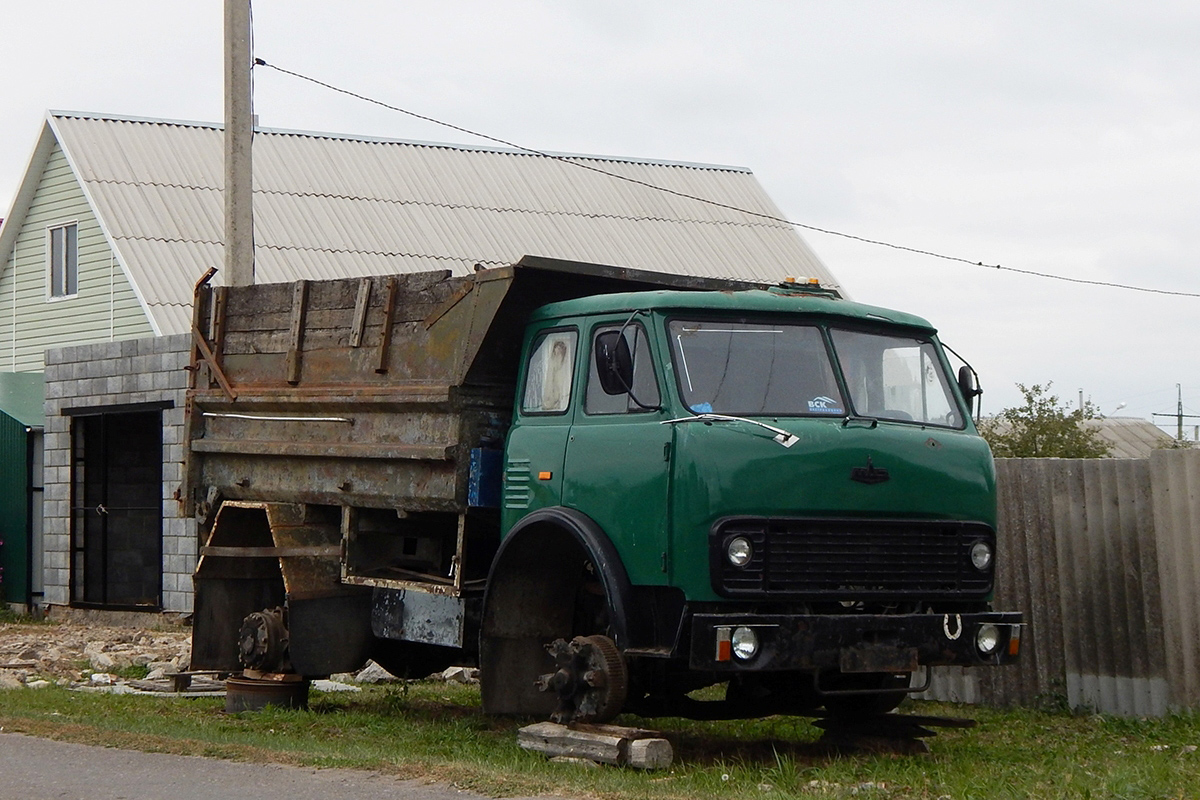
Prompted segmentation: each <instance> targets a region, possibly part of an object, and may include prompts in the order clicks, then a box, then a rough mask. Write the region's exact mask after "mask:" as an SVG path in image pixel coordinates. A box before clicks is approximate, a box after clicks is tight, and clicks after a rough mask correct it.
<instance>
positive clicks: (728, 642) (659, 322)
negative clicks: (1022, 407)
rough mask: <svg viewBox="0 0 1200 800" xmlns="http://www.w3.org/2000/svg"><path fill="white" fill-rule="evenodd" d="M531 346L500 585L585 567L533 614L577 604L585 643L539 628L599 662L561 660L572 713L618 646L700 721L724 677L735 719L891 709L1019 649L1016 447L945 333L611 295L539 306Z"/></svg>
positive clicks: (842, 308)
mask: <svg viewBox="0 0 1200 800" xmlns="http://www.w3.org/2000/svg"><path fill="white" fill-rule="evenodd" d="M524 353H525V359H524V363H523V366H522V371H521V374H520V377H519V381H518V392H517V399H516V403H515V408H514V412H513V425H512V428H511V430H510V431H509V434H508V439H507V443H506V450H505V469H504V489H503V494H502V496H503V507H502V526H501V527H502V531H503V535H504V537H505V538H504V542H503V543H502V545H501V549H500V553H499V555H498V556H497V560H496V566H495V567H494V568H493V572H492V576H491V587H490V591H494V592H503V591H504V584H505V583H506V582H508V581H512V582H513V583H515V584H518V585H520V584H522V583H523V582H524V581H523V579H522V578H520V577H515V576H516V575H517V574H518V573H522V572H525V571H528V572H529V573H530V574H536V573H537V572H538V571H539V570H544V569H550V568H556V565H557V564H558V563H566V562H569V563H571V564H572V569H576V570H578V571H579V572H578V574H579V576H580V578H579V581H577V582H576V583H575V584H570V583H569V582H568V584H566V585H564V586H562V587H560V589H561V590H560V592H558V593H557V594H556V595H555V596H553V597H551V596H540V595H539V593H538V592H536V591H531V590H530V589H531V587H528V586H526V587H525V589H526V591H522V592H517V593H516V594H518V595H521V596H523V597H524V598H525V599H526V600H527V601H528V603H529V605H528V607H526V608H525V609H523V611H522V612H521V613H520V614H519V615H518V616H520V617H522V618H524V619H536V618H544V616H545V609H546V607H548V606H556V607H559V610H560V612H561V614H562V617H561V619H560V621H561V622H562V623H563V624H564V625H565V622H566V612H567V607H570V622H571V629H570V630H569V631H568V630H567V629H566V627H560V628H559V629H557V630H550V629H549V628H547V627H543V628H540V629H538V628H536V626H534V628H533V629H529V630H526V631H525V632H524V633H526V634H528V638H527V641H526V642H525V645H524V646H525V647H526V648H528V654H527V657H528V659H529V660H530V661H531V662H532V661H536V660H537V659H536V658H535V648H540V647H543V646H544V644H545V641H546V640H548V639H551V638H561V639H562V640H563V641H564V642H566V641H567V640H570V641H572V642H576V643H577V646H576V648H575V649H576V650H581V652H582V655H580V653H576V652H567V650H569V646H566V647H564V646H560V647H559V648H558V651H557V652H556V651H552V654H554V655H555V658H556V664H557V665H558V667H559V669H557V670H555V671H554V672H553V674H550V675H548V676H547V677H546V680H544V681H543V683H547V682H550V683H552V682H553V678H554V676H555V675H557V676H558V682H559V683H561V684H564V685H565V686H567V687H568V689H569V691H572V692H574V695H575V697H576V699H575V700H573V701H564V700H562V698H560V701H562V702H560V705H559V713H560V714H564V715H569V714H570V706H571V704H572V703H575V704H578V702H580V701H579V696H580V694H581V691H580V689H579V688H578V686H576V685H575V684H577V683H578V682H579V680H580V679H579V678H578V676H577V675H575V673H576V672H578V671H579V669H581V668H580V667H579V666H578V665H579V663H591V662H596V663H599V661H598V658H599V657H598V656H597V655H595V654H593V653H592V652H591V651H592V649H593V645H594V641H595V640H596V637H604V638H606V639H610V640H612V641H613V642H614V643H615V644H616V648H615V649H616V651H618V652H619V653H621V655H622V656H623V658H624V660H625V662H626V663H625V665H624V671H623V673H622V674H621V675H619V676H617V677H618V679H620V680H624V681H625V682H626V684H627V687H626V689H625V698H624V705H625V706H626V707H637V706H638V705H639V704H645V705H648V706H650V707H661V708H664V709H667V710H669V712H670V713H688V712H690V713H692V715H696V714H704V713H706V712H705V710H704V709H701V708H697V707H696V706H697V705H699V704H698V703H696V702H694V701H692V700H690V699H689V698H688V697H687V696H686V695H687V693H688V692H690V691H691V690H693V689H695V688H700V687H701V686H703V685H707V684H711V683H718V682H729V688H728V689H727V693H726V694H727V697H729V698H730V700H729V702H727V704H726V705H724V706H723V707H722V710H721V712H720V713H721V714H722V715H729V714H731V713H733V714H735V715H736V714H737V713H739V712H740V713H746V714H755V713H761V711H762V710H763V709H764V708H767V707H771V708H776V709H778V708H781V707H788V708H793V709H795V710H797V711H798V712H801V713H803V712H804V711H811V710H812V709H814V708H816V707H818V706H822V705H824V706H825V707H826V708H827V709H829V710H831V711H834V710H836V711H838V712H844V713H858V712H864V713H865V712H871V713H877V712H879V711H881V710H886V709H887V708H889V707H891V706H894V705H895V704H896V703H898V702H899V700H900V699H901V698H902V697H903V695H904V691H907V690H908V689H910V688H912V687H911V686H910V680H909V676H910V674H911V673H914V672H918V671H921V670H924V675H925V676H927V674H928V668H929V667H931V666H933V665H938V664H959V665H985V664H1000V663H1003V662H1005V661H1008V660H1011V659H1013V658H1015V657H1016V655H1017V652H1018V649H1019V630H1020V628H1019V621H1020V620H1019V615H1014V614H998V613H995V612H992V611H990V606H989V601H990V600H991V596H992V587H993V582H994V581H993V576H994V569H995V559H994V553H995V541H996V539H995V524H996V519H995V515H996V511H995V475H994V469H993V464H992V458H991V454H990V451H989V450H988V447H987V445H986V443H985V442H984V441H983V440H982V439H981V438H980V437H979V436H978V434H977V432H976V431H975V428H974V425H973V422H972V420H971V415H970V404H969V401H970V395H971V394H972V385H971V384H970V383H969V382H964V383H963V385H959V383H958V382H957V381H955V380H952V379H951V374H952V373H951V370H950V368H949V364H948V362H947V359H946V356H945V354H944V352H943V350H942V348H941V345H940V344H939V343H938V340H937V336H936V331H935V330H934V329H933V327H932V326H931V325H930V324H929V323H928V322H926V321H925V320H922V319H920V318H918V317H914V316H912V315H908V314H903V313H899V312H895V311H889V310H886V309H881V308H875V307H871V306H866V305H861V304H857V303H851V302H848V301H845V300H842V299H840V298H838V297H837V296H836V295H835V294H833V293H831V292H827V291H824V290H822V289H821V288H820V287H819V286H815V285H812V284H783V285H781V286H778V287H772V288H770V289H765V290H752V291H741V292H679V291H660V292H638V293H629V294H609V295H601V296H596V297H588V298H582V299H577V300H570V301H565V302H560V303H555V304H552V305H548V306H545V307H543V308H541V309H539V310H538V311H537V312H536V313H535V314H534V316H533V317H532V319H531V321H530V324H529V326H528V330H527V334H526V338H525V347H524ZM552 530H558V535H559V536H560V537H562V538H573V539H575V541H576V542H577V548H576V551H575V554H574V558H573V559H572V557H571V556H570V554H569V553H567V552H562V551H561V550H560V549H556V548H555V547H553V546H550V545H548V543H547V541H546V540H547V536H548V533H547V531H552ZM568 530H571V531H575V533H572V534H570V535H568V534H567V533H566V531H568ZM526 536H528V537H529V543H530V544H529V545H528V547H527V546H525V545H524V544H523V543H522V539H523V537H526ZM561 547H562V545H561V544H560V548H561ZM565 549H566V550H571V548H570V547H566V548H565ZM551 554H553V559H554V560H551ZM576 562H577V563H576ZM510 564H511V565H515V566H513V567H512V568H511V569H512V576H513V577H510V575H509V569H510V567H509V565H510ZM539 564H540V565H541V566H540V567H539V566H538V565H539ZM619 595H624V596H623V597H622V596H619ZM505 596H506V599H505V600H504V601H503V602H502V603H500V604H493V603H488V602H485V612H484V626H483V627H484V629H483V640H482V641H483V647H484V653H485V660H487V658H486V652H487V650H488V648H497V647H501V646H502V647H503V648H504V649H505V650H506V652H510V653H514V652H516V651H517V650H519V649H520V645H519V643H518V640H519V639H520V638H521V637H520V636H516V637H511V636H507V635H505V634H506V631H505V628H506V624H505V623H504V622H502V621H500V620H498V619H497V617H499V616H501V615H504V614H506V613H511V609H512V607H513V603H519V602H520V599H519V598H516V597H508V596H507V594H506V595H505ZM600 598H607V602H600ZM489 606H490V607H491V609H493V610H494V613H493V614H489ZM501 607H503V608H506V609H510V612H502V611H501V610H500V608H501ZM580 639H585V640H590V641H588V642H582V641H580ZM489 640H490V641H489ZM501 642H502V645H501ZM535 642H536V644H535ZM609 658H610V659H611V658H612V656H611V655H610V656H609ZM499 660H500V661H503V659H499ZM509 660H510V661H511V662H512V663H513V664H514V665H517V664H523V665H524V666H523V667H521V668H523V669H525V670H526V671H529V665H528V664H526V663H525V661H524V659H523V658H520V657H516V656H513V657H511V658H510V659H509ZM558 662H561V663H558ZM538 669H544V667H543V668H538ZM484 681H485V686H484V692H485V694H484V699H485V706H493V707H495V708H496V709H497V710H514V709H515V706H519V705H522V704H527V703H530V702H534V695H533V694H532V692H529V693H526V694H525V696H524V697H523V698H520V697H518V696H517V695H519V694H520V693H519V691H518V692H514V691H513V689H512V687H513V686H519V685H520V684H522V683H528V682H529V681H528V680H525V681H522V680H520V679H519V678H517V676H516V675H505V670H504V669H493V670H492V671H491V674H489V675H487V676H485V678H484ZM918 688H919V684H918ZM564 691H566V690H564ZM582 694H584V695H586V694H587V692H586V691H584V692H582ZM592 694H594V695H595V694H599V695H600V698H599V699H598V700H594V701H593V702H594V703H597V704H599V705H601V706H603V704H604V703H603V700H604V699H605V698H604V697H603V695H604V693H603V692H595V691H593V692H592ZM739 698H740V700H739ZM510 703H515V705H511V706H510ZM731 705H736V706H737V708H732V707H731ZM564 706H566V707H567V708H566V711H565V712H564V708H563V707H564ZM707 713H712V714H716V713H718V712H717V711H716V710H715V709H714V710H712V711H709V712H707Z"/></svg>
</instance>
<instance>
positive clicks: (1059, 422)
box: [979, 382, 1109, 458]
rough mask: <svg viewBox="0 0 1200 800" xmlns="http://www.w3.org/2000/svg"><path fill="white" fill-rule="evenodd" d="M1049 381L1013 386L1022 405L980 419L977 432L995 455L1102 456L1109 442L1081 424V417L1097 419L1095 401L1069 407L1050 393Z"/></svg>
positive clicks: (1018, 456) (1008, 456) (1041, 456)
mask: <svg viewBox="0 0 1200 800" xmlns="http://www.w3.org/2000/svg"><path fill="white" fill-rule="evenodd" d="M1051 386H1053V383H1049V382H1048V383H1046V385H1045V386H1042V385H1040V384H1036V383H1035V384H1034V385H1032V386H1025V385H1024V384H1021V383H1018V384H1017V389H1018V390H1020V392H1021V395H1022V396H1023V397H1024V398H1025V403H1024V405H1020V406H1017V407H1015V408H1006V409H1004V410H1003V411H1001V412H1000V413H999V414H997V415H996V416H995V417H992V418H991V419H985V420H983V421H982V422H981V423H980V425H979V433H980V434H981V435H982V436H983V438H985V439H987V442H988V444H989V445H991V447H992V454H993V455H995V456H996V457H997V458H1103V457H1104V456H1106V455H1108V452H1109V445H1108V444H1107V443H1106V442H1105V441H1104V439H1103V438H1101V437H1100V434H1099V432H1098V431H1096V430H1095V429H1093V428H1088V427H1086V426H1084V424H1083V422H1084V420H1089V419H1097V418H1099V417H1100V413H1099V411H1098V409H1097V408H1096V406H1095V405H1093V404H1092V403H1090V402H1087V403H1084V404H1083V408H1077V409H1074V410H1071V409H1069V408H1068V407H1067V406H1066V405H1064V404H1063V403H1061V402H1060V401H1059V399H1058V397H1057V396H1055V395H1052V394H1050V387H1051Z"/></svg>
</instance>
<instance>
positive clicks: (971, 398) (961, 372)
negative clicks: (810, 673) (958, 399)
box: [958, 365, 983, 414]
mask: <svg viewBox="0 0 1200 800" xmlns="http://www.w3.org/2000/svg"><path fill="white" fill-rule="evenodd" d="M958 390H959V391H960V392H962V396H963V400H966V401H967V413H968V414H973V413H975V398H976V397H978V396H979V395H981V394H983V390H982V389H978V388H976V386H975V376H974V375H973V374H972V373H971V368H970V367H968V366H965V365H964V366H961V367H959V368H958Z"/></svg>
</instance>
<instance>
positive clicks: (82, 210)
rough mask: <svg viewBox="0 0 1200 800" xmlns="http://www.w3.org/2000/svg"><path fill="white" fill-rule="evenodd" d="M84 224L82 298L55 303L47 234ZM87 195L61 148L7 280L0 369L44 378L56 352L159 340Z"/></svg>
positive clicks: (3, 282)
mask: <svg viewBox="0 0 1200 800" xmlns="http://www.w3.org/2000/svg"><path fill="white" fill-rule="evenodd" d="M64 222H76V223H78V225H79V293H78V294H77V295H76V296H74V297H70V298H64V299H55V300H48V299H47V298H48V295H49V290H48V284H47V274H48V269H47V257H46V229H47V228H48V227H49V226H52V225H58V224H61V223H64ZM153 335H154V330H153V328H151V326H150V322H149V320H147V319H146V314H145V312H144V311H143V310H142V307H141V304H140V303H139V302H138V300H137V297H136V295H134V293H133V289H132V288H131V287H130V285H129V282H128V280H127V279H126V277H125V273H124V271H122V269H121V267H120V265H119V264H118V263H117V262H116V258H115V256H114V255H113V252H112V250H111V248H109V246H108V242H107V241H106V240H105V238H104V233H103V231H101V229H100V224H99V222H97V220H96V217H95V215H93V214H92V211H91V208H90V207H89V206H88V203H87V199H86V198H85V197H84V194H83V190H82V189H81V188H80V186H79V183H78V181H77V180H76V179H75V176H74V174H73V173H72V172H71V168H70V165H69V164H68V163H67V159H66V157H65V156H64V155H63V152H62V150H61V149H60V148H59V147H58V146H57V145H55V148H54V152H53V153H52V154H51V156H50V158H49V160H48V161H47V163H46V168H45V170H44V171H43V172H42V175H41V177H40V179H39V184H38V189H37V193H36V195H35V196H34V200H33V203H32V204H31V205H30V207H29V212H28V214H26V216H25V220H24V222H23V224H22V226H21V229H20V232H19V234H18V235H17V239H16V244H15V247H14V248H13V254H12V258H11V259H10V261H9V263H8V264H6V265H5V269H4V272H3V274H2V275H0V370H4V371H9V372H40V371H41V370H42V366H43V353H44V351H45V350H47V349H49V348H52V347H65V346H69V345H75V344H87V343H91V342H107V341H119V340H124V339H137V338H142V337H146V336H153Z"/></svg>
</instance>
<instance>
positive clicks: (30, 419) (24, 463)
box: [0, 372, 45, 604]
mask: <svg viewBox="0 0 1200 800" xmlns="http://www.w3.org/2000/svg"><path fill="white" fill-rule="evenodd" d="M44 395H45V392H44V390H43V384H42V374H41V373H40V372H27V373H18V374H13V373H0V568H3V570H4V571H3V573H0V597H2V598H3V600H4V602H6V603H22V604H23V603H25V602H26V601H27V599H28V597H29V590H30V587H29V521H30V520H29V494H30V487H29V469H30V452H29V448H30V446H31V442H32V434H31V429H32V428H40V427H41V426H42V423H43V421H44V412H43V403H44Z"/></svg>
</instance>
